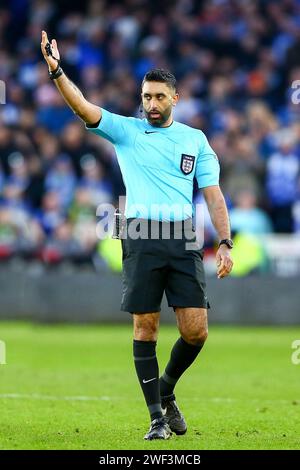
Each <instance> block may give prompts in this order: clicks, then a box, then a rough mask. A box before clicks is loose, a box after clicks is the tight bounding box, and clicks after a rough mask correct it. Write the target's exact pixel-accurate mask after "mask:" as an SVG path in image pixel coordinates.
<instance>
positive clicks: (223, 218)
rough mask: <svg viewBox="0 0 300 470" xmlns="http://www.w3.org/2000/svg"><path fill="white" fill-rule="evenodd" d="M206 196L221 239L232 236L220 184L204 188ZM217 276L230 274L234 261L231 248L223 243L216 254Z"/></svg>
mask: <svg viewBox="0 0 300 470" xmlns="http://www.w3.org/2000/svg"><path fill="white" fill-rule="evenodd" d="M203 194H204V198H205V201H206V204H207V207H208V211H209V213H210V217H211V220H212V223H213V224H214V227H215V229H216V231H217V233H218V237H219V240H224V239H229V238H230V222H229V216H228V211H227V207H226V203H225V199H224V196H223V194H222V191H221V189H220V187H219V186H218V185H216V186H207V187H206V188H203ZM216 260H217V267H218V270H217V276H218V278H219V279H220V278H222V277H225V276H228V274H229V273H230V271H231V270H232V266H233V261H232V258H231V255H230V249H229V248H228V247H227V246H226V245H224V244H223V245H221V246H220V247H219V249H218V251H217V254H216Z"/></svg>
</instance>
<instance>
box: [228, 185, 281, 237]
mask: <svg viewBox="0 0 300 470" xmlns="http://www.w3.org/2000/svg"><path fill="white" fill-rule="evenodd" d="M229 217H230V224H231V229H232V231H233V232H238V233H252V234H254V235H259V234H264V233H270V232H272V223H271V220H270V218H269V217H268V215H267V214H266V213H265V212H264V211H263V210H262V209H259V208H258V207H257V206H256V197H255V194H254V193H253V192H251V191H247V190H245V191H241V192H240V193H238V194H237V196H236V200H235V207H234V208H233V209H231V210H230V212H229Z"/></svg>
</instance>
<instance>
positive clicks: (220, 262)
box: [216, 245, 233, 279]
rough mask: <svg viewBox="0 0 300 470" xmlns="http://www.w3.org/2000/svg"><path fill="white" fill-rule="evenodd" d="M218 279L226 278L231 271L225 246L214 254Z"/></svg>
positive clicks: (227, 249) (228, 254)
mask: <svg viewBox="0 0 300 470" xmlns="http://www.w3.org/2000/svg"><path fill="white" fill-rule="evenodd" d="M216 260H217V268H218V269H217V276H218V279H221V278H222V277H226V276H228V274H230V272H231V270H232V266H233V261H232V258H231V255H230V249H229V248H228V247H227V246H226V245H221V246H220V247H219V249H218V251H217V254H216Z"/></svg>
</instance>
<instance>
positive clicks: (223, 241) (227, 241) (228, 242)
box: [220, 238, 233, 248]
mask: <svg viewBox="0 0 300 470" xmlns="http://www.w3.org/2000/svg"><path fill="white" fill-rule="evenodd" d="M220 245H226V246H227V247H228V248H233V241H232V240H230V239H229V238H227V239H226V240H221V241H220Z"/></svg>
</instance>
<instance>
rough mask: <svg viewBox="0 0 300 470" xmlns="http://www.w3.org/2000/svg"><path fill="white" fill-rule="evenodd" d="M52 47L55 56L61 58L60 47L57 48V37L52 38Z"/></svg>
mask: <svg viewBox="0 0 300 470" xmlns="http://www.w3.org/2000/svg"><path fill="white" fill-rule="evenodd" d="M51 48H52V53H53V56H54V57H56V58H57V59H59V52H58V48H57V42H56V40H55V39H52V41H51Z"/></svg>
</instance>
